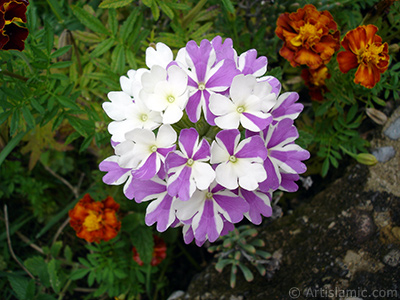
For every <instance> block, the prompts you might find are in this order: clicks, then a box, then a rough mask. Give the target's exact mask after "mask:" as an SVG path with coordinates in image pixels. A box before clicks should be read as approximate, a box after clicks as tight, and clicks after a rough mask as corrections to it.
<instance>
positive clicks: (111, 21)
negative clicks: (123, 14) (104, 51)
mask: <svg viewBox="0 0 400 300" xmlns="http://www.w3.org/2000/svg"><path fill="white" fill-rule="evenodd" d="M108 26H109V27H110V30H111V32H112V34H113V35H114V36H115V35H116V34H117V31H118V20H117V12H116V10H115V9H113V8H110V9H109V10H108Z"/></svg>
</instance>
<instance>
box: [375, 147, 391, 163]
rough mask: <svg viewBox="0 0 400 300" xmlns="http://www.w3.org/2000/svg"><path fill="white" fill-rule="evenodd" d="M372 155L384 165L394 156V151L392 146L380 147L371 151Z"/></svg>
mask: <svg viewBox="0 0 400 300" xmlns="http://www.w3.org/2000/svg"><path fill="white" fill-rule="evenodd" d="M372 155H373V156H375V157H376V159H377V160H378V161H379V162H381V163H384V162H387V161H388V160H390V159H392V158H393V157H394V156H395V155H396V151H395V150H394V148H393V147H392V146H387V147H380V148H377V149H375V150H373V151H372Z"/></svg>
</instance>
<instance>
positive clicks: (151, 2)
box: [142, 0, 154, 7]
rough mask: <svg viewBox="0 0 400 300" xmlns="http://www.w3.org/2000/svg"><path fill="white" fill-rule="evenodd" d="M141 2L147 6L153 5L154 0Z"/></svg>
mask: <svg viewBox="0 0 400 300" xmlns="http://www.w3.org/2000/svg"><path fill="white" fill-rule="evenodd" d="M142 2H143V4H144V5H146V6H147V7H151V6H152V5H153V2H154V0H142Z"/></svg>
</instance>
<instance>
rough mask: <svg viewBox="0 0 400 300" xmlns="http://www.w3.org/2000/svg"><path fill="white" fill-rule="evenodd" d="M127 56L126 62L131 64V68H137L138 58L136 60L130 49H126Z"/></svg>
mask: <svg viewBox="0 0 400 300" xmlns="http://www.w3.org/2000/svg"><path fill="white" fill-rule="evenodd" d="M125 57H126V62H127V63H128V65H129V68H130V69H134V70H136V69H137V64H136V60H135V54H134V53H133V52H132V51H131V50H130V49H126V50H125Z"/></svg>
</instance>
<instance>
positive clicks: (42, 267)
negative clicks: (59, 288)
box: [24, 256, 50, 288]
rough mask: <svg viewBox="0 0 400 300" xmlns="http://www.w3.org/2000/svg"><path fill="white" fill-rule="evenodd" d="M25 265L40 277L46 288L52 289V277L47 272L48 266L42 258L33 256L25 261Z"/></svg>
mask: <svg viewBox="0 0 400 300" xmlns="http://www.w3.org/2000/svg"><path fill="white" fill-rule="evenodd" d="M24 265H25V266H26V267H27V268H28V270H29V271H30V272H31V273H32V274H33V275H35V276H38V277H39V279H40V282H41V284H43V286H45V287H46V288H48V287H50V277H49V272H48V271H47V264H46V262H45V261H44V258H43V257H42V256H33V257H30V258H28V259H27V260H25V261H24Z"/></svg>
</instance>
